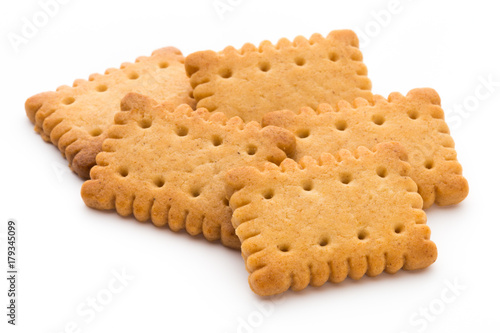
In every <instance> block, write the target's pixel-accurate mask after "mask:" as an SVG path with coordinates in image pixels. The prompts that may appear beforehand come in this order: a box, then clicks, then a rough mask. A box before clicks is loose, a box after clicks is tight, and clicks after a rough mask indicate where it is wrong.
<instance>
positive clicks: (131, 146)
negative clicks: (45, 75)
mask: <svg viewBox="0 0 500 333" xmlns="http://www.w3.org/2000/svg"><path fill="white" fill-rule="evenodd" d="M362 59H363V57H362V54H361V52H360V50H359V48H358V38H357V37H356V35H355V34H354V33H353V32H352V31H349V30H340V31H333V32H331V33H330V34H329V35H328V36H327V37H323V36H321V35H319V34H314V35H313V36H311V38H310V39H306V38H304V37H301V36H299V37H297V38H295V39H294V40H293V42H292V41H289V40H287V39H281V40H280V41H279V42H278V43H277V44H276V45H273V44H272V43H270V42H269V41H264V42H262V43H261V44H260V45H259V47H256V46H254V45H252V44H245V45H244V46H243V47H242V48H241V49H239V50H237V49H235V48H233V47H227V48H225V49H224V50H223V51H221V52H213V51H201V52H196V53H193V54H190V55H189V56H187V57H186V58H184V57H183V55H182V54H181V52H180V51H179V50H177V49H175V48H172V47H168V48H164V49H160V50H157V51H155V52H153V54H152V55H151V56H150V57H140V58H138V59H137V60H136V62H135V63H124V64H122V66H121V67H120V69H108V70H107V71H106V73H105V74H104V75H99V74H93V75H91V76H90V78H89V79H88V80H76V81H75V83H74V84H73V87H69V86H62V87H60V88H58V89H57V91H55V92H46V93H42V94H38V95H35V96H33V97H31V98H29V99H28V100H27V101H26V112H27V115H28V117H29V119H30V120H31V121H32V122H33V123H34V124H35V130H36V131H37V132H38V133H40V135H41V136H42V138H43V139H44V140H46V141H49V142H52V143H53V144H54V145H56V146H57V147H58V148H59V149H60V151H61V152H62V154H63V156H65V158H66V159H67V160H68V161H69V166H70V168H71V169H72V170H73V171H74V172H75V173H76V174H78V175H79V176H80V177H82V178H83V179H86V181H85V183H84V184H83V186H82V191H81V194H82V198H83V200H84V201H85V203H86V204H87V206H89V207H91V208H95V209H101V210H110V209H115V210H116V211H117V212H118V214H120V215H122V216H128V215H131V214H133V215H134V216H135V218H136V219H137V220H139V221H149V220H150V221H152V222H153V223H154V224H155V225H156V226H158V227H165V226H167V225H168V227H169V228H170V229H172V230H174V231H179V230H182V229H184V230H185V231H186V232H188V233H189V234H190V235H199V234H203V236H204V237H205V238H206V239H207V240H210V241H217V240H220V241H221V243H222V244H224V245H225V246H228V247H230V248H235V249H241V253H242V256H243V258H244V260H245V265H246V268H247V270H248V271H249V273H250V277H249V283H250V287H251V289H252V290H253V291H254V292H255V293H257V294H259V295H263V296H266V295H275V294H279V293H282V292H284V291H286V290H287V289H293V290H301V289H304V288H305V287H307V286H308V285H312V286H321V285H323V284H324V283H325V282H327V281H330V282H335V283H336V282H341V281H343V280H344V279H345V278H346V277H347V276H349V277H350V278H352V279H360V278H361V277H362V276H363V275H365V274H366V275H368V276H376V275H378V274H380V273H382V272H383V271H386V272H389V273H395V272H397V271H398V270H400V269H401V268H402V269H405V270H414V269H422V268H425V267H427V266H429V265H430V264H432V263H433V262H434V261H435V260H436V257H437V250H436V246H435V244H434V243H433V242H432V241H431V240H430V229H429V227H428V226H427V225H426V215H425V213H424V211H423V209H425V208H428V207H430V206H431V205H433V204H434V203H436V204H437V205H441V206H445V205H454V204H457V203H459V202H460V201H462V200H463V199H464V198H465V197H466V196H467V194H468V185H467V181H466V180H465V178H464V177H463V176H462V168H461V166H460V164H459V163H458V161H457V154H456V151H455V149H454V142H453V139H452V138H451V136H450V133H449V129H448V126H447V125H446V122H445V120H444V112H443V110H442V109H441V107H440V98H439V96H438V94H437V93H436V92H435V91H434V90H432V89H429V88H423V89H414V90H411V91H410V92H409V93H408V94H407V95H406V96H403V95H401V94H400V93H392V94H390V95H389V96H388V98H384V97H382V96H379V95H373V94H372V93H371V81H370V80H369V79H368V78H367V68H366V66H365V65H364V64H363V62H362ZM87 179H88V180H87Z"/></svg>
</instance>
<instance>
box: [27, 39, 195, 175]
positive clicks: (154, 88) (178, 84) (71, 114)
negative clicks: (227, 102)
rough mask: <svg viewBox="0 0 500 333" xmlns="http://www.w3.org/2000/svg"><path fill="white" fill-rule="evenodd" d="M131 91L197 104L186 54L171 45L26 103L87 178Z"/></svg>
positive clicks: (39, 128) (38, 126)
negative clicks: (185, 60)
mask: <svg viewBox="0 0 500 333" xmlns="http://www.w3.org/2000/svg"><path fill="white" fill-rule="evenodd" d="M129 92H137V93H141V94H146V95H149V96H152V97H153V98H155V99H157V100H158V101H160V102H167V101H168V102H170V103H172V104H174V105H179V104H182V103H187V104H189V105H191V106H194V104H195V102H194V99H193V98H192V95H191V93H192V90H191V87H190V85H189V79H188V77H187V76H186V74H185V70H184V57H183V55H182V53H181V52H180V51H179V50H178V49H176V48H174V47H166V48H163V49H159V50H156V51H154V52H153V54H152V55H151V56H150V57H139V58H137V60H136V62H135V63H133V64H132V63H124V64H122V65H121V67H120V69H115V68H110V69H108V70H107V71H106V73H105V75H100V74H92V75H90V77H89V79H88V80H76V81H75V82H74V83H73V87H69V86H61V87H59V88H58V89H57V91H53V92H44V93H41V94H38V95H35V96H33V97H31V98H29V99H28V100H27V101H26V105H25V107H26V114H27V115H28V117H29V119H30V120H31V121H32V122H33V123H34V124H35V131H37V132H38V133H40V135H41V136H42V138H43V139H44V140H45V141H50V142H52V143H53V144H54V145H55V146H57V147H58V148H59V150H60V151H61V153H62V154H63V155H64V156H65V157H66V159H67V160H68V161H69V165H70V167H71V169H72V170H73V171H75V172H76V173H77V174H78V175H79V176H80V177H82V178H84V179H87V178H89V172H90V169H91V168H92V166H94V165H95V156H96V155H97V153H99V152H100V151H101V145H102V142H103V140H104V139H105V138H106V137H107V135H108V129H109V127H110V126H111V125H112V124H113V117H114V115H115V113H116V112H118V111H120V101H121V99H122V98H123V97H124V96H125V95H126V94H127V93H129Z"/></svg>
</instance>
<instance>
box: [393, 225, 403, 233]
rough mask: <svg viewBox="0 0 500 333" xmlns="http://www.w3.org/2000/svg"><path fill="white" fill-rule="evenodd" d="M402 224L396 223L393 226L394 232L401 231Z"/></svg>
mask: <svg viewBox="0 0 500 333" xmlns="http://www.w3.org/2000/svg"><path fill="white" fill-rule="evenodd" d="M403 229H404V225H403V224H402V223H398V224H396V225H395V226H394V232H395V233H397V234H400V233H402V232H403Z"/></svg>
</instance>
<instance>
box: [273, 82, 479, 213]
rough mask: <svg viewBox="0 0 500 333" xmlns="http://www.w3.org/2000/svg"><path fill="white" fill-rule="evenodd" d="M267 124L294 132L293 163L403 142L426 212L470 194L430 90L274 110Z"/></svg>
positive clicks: (436, 98)
mask: <svg viewBox="0 0 500 333" xmlns="http://www.w3.org/2000/svg"><path fill="white" fill-rule="evenodd" d="M268 125H275V126H280V127H284V128H286V129H288V130H290V131H292V132H293V133H295V134H296V136H297V137H298V139H297V148H296V154H295V156H294V159H295V160H299V159H300V158H302V157H303V156H306V155H310V156H312V157H314V158H318V157H319V156H320V154H321V153H323V152H328V153H333V152H335V151H337V150H339V149H341V148H345V149H348V150H353V149H356V148H357V147H358V146H365V147H368V148H372V147H374V146H375V145H376V144H377V143H379V142H384V141H398V142H400V143H402V144H403V145H404V146H405V148H406V150H407V152H408V161H409V163H410V164H411V166H412V170H411V171H410V176H411V177H412V178H413V180H414V181H415V182H416V183H417V185H418V189H419V193H420V195H421V196H422V197H423V199H424V208H427V207H429V206H431V205H432V204H433V203H434V202H435V203H436V204H438V205H452V204H456V203H459V202H460V201H462V200H463V199H464V198H465V197H466V196H467V194H468V191H469V190H468V184H467V180H466V179H465V178H464V177H463V176H462V167H461V165H460V164H459V163H458V161H457V153H456V151H455V149H454V142H453V139H452V138H451V136H450V131H449V129H448V126H447V125H446V122H445V120H444V112H443V110H442V109H441V107H440V98H439V95H438V94H437V93H436V92H435V91H434V90H433V89H429V88H424V89H414V90H411V91H410V92H409V93H408V94H407V95H406V97H404V96H402V95H401V94H399V93H392V94H390V95H389V98H388V99H387V100H386V99H384V98H383V97H381V96H378V95H376V96H374V103H369V102H368V101H366V100H364V99H361V98H359V99H356V100H355V101H354V103H353V105H350V104H349V103H347V102H345V101H342V102H339V103H338V104H337V105H335V106H330V105H327V104H323V105H320V106H319V107H318V108H317V110H316V111H313V110H312V109H311V108H307V107H306V108H303V109H302V110H300V113H299V114H295V113H294V112H291V111H278V112H272V113H269V114H267V115H266V116H265V117H264V119H263V126H268Z"/></svg>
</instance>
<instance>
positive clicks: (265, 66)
mask: <svg viewBox="0 0 500 333" xmlns="http://www.w3.org/2000/svg"><path fill="white" fill-rule="evenodd" d="M259 68H260V70H261V71H263V72H267V71H269V70H270V69H271V65H270V64H269V63H268V62H261V63H260V64H259Z"/></svg>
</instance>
